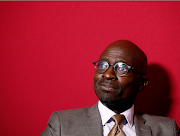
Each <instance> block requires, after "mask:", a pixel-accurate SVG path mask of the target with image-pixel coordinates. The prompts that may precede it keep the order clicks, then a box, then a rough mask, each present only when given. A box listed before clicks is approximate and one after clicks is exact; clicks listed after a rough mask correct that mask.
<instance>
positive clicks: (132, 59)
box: [100, 40, 147, 75]
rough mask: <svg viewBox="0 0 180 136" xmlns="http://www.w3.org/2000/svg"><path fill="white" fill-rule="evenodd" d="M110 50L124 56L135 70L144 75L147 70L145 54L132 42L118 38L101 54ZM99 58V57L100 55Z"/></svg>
mask: <svg viewBox="0 0 180 136" xmlns="http://www.w3.org/2000/svg"><path fill="white" fill-rule="evenodd" d="M107 52H108V53H109V52H111V54H113V55H114V54H117V56H121V57H122V58H124V59H125V60H126V61H128V62H126V63H127V64H128V65H131V66H133V67H135V69H136V70H138V71H140V72H142V73H143V74H144V75H145V74H146V70H147V57H146V54H145V53H144V52H143V51H142V50H141V49H140V48H139V47H138V46H137V45H136V44H134V43H133V42H131V41H128V40H118V41H115V42H113V43H111V44H110V45H109V46H107V48H106V49H105V50H104V51H103V52H102V54H101V56H104V55H105V54H106V53H107ZM100 58H101V57H100Z"/></svg>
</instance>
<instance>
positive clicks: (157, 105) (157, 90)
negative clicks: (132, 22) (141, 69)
mask: <svg viewBox="0 0 180 136" xmlns="http://www.w3.org/2000/svg"><path fill="white" fill-rule="evenodd" d="M147 78H148V81H149V82H148V85H147V87H146V88H145V89H144V90H143V91H141V92H139V94H138V96H137V98H136V101H135V108H136V110H137V111H140V112H143V113H148V114H152V115H159V116H167V114H168V112H169V108H170V105H171V100H170V97H169V95H170V91H171V85H170V78H169V76H168V74H167V72H166V71H165V70H164V69H163V68H162V67H161V66H160V65H157V64H151V65H149V66H148V69H147Z"/></svg>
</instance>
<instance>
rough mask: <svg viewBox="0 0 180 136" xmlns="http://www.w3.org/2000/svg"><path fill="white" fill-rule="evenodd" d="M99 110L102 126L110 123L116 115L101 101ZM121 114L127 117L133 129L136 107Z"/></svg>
mask: <svg viewBox="0 0 180 136" xmlns="http://www.w3.org/2000/svg"><path fill="white" fill-rule="evenodd" d="M98 109H99V112H100V115H101V120H102V125H105V124H106V123H107V122H108V121H109V119H110V118H111V117H112V116H114V115H115V114H116V113H115V112H114V111H112V110H110V109H109V108H107V107H106V106H104V105H103V104H102V103H101V102H100V101H98ZM120 114H122V115H124V116H125V118H126V120H127V122H128V124H129V126H131V127H132V126H133V116H134V105H133V106H132V107H131V108H130V109H128V110H126V111H124V112H122V113H120Z"/></svg>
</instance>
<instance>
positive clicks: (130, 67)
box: [93, 60, 144, 76]
mask: <svg viewBox="0 0 180 136" xmlns="http://www.w3.org/2000/svg"><path fill="white" fill-rule="evenodd" d="M99 61H105V62H107V61H106V60H98V61H96V62H93V64H94V66H95V70H96V71H97V69H96V63H97V62H99ZM118 63H120V62H117V63H115V64H114V65H113V64H109V62H107V64H108V68H107V69H106V70H105V71H104V72H103V73H100V72H99V71H97V72H98V73H100V74H104V73H105V72H106V71H107V70H108V69H109V67H110V66H112V67H113V68H114V72H115V73H116V70H115V66H116V65H117V64H118ZM121 63H123V64H125V65H127V67H128V70H127V72H126V73H125V74H122V75H118V74H117V73H116V74H117V75H118V76H125V75H126V74H127V73H128V72H129V70H130V69H132V70H133V71H135V72H138V73H140V74H141V75H144V73H143V72H140V71H138V70H136V69H135V68H134V67H132V66H129V65H128V64H126V63H125V62H121Z"/></svg>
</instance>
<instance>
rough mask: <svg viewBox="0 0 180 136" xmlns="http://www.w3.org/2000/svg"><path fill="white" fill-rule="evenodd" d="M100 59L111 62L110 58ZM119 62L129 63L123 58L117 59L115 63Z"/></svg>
mask: <svg viewBox="0 0 180 136" xmlns="http://www.w3.org/2000/svg"><path fill="white" fill-rule="evenodd" d="M100 60H105V61H107V62H108V63H109V59H108V58H104V59H100ZM118 62H123V63H126V64H128V63H127V62H126V61H124V60H121V59H115V63H118Z"/></svg>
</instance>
